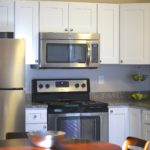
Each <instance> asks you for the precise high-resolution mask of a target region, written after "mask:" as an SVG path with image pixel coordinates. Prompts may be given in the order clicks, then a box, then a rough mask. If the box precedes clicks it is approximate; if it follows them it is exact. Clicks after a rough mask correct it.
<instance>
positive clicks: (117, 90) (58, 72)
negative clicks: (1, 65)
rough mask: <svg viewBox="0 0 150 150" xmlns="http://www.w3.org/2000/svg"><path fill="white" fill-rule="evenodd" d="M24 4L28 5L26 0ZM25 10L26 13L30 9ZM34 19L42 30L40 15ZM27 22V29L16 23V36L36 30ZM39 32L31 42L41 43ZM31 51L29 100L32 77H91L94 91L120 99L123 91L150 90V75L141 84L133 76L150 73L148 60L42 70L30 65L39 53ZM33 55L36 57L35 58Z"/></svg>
mask: <svg viewBox="0 0 150 150" xmlns="http://www.w3.org/2000/svg"><path fill="white" fill-rule="evenodd" d="M142 2H143V1H142ZM22 3H23V2H22ZM30 3H31V2H30ZM33 3H36V5H37V2H33ZM115 3H117V2H115ZM20 5H21V4H20ZM22 5H23V6H25V4H24V3H23V4H22ZM28 5H29V2H28V3H27V2H26V6H28ZM17 8H18V9H16V11H17V10H18V11H19V7H17ZM20 8H21V7H20ZM34 8H35V9H34V10H35V12H37V7H35V5H34ZM24 13H26V11H25V12H24ZM17 14H19V13H17ZM35 14H36V13H35ZM35 14H34V15H35ZM21 15H22V16H24V14H21ZM16 17H19V16H16ZM28 17H29V16H28V14H27V17H25V18H28ZM25 18H24V20H25ZM34 19H35V20H34V23H35V28H34V30H38V29H36V28H38V24H37V23H38V21H37V20H36V19H37V16H36V15H35V17H34ZM19 20H20V19H18V20H16V23H18V22H19ZM23 24H24V26H25V29H24V30H23V29H22V28H20V27H19V25H21V23H18V24H16V26H15V34H16V37H19V36H20V35H21V34H23V35H24V34H25V33H26V34H27V33H29V34H31V33H33V31H32V29H30V28H27V27H30V25H32V23H27V21H26V20H25V21H24V22H23ZM21 32H22V33H21ZM38 32H39V31H38ZM115 33H118V32H115ZM19 34H20V35H19ZM36 35H37V33H36V34H35V36H34V37H35V38H31V41H33V42H37V41H36V40H35V39H36V38H37V36H36ZM24 36H26V35H24ZM29 40H30V39H29ZM29 40H28V41H29ZM31 45H32V44H31ZM108 45H109V44H108ZM34 46H35V49H38V43H37V44H35V45H32V47H34ZM28 49H30V48H29V47H28ZM30 50H31V49H30ZM27 53H28V55H27V57H26V59H27V60H26V62H27V64H26V82H25V90H26V94H27V99H29V101H30V96H31V80H32V79H34V78H70V77H71V78H89V79H90V83H91V93H99V94H100V95H102V97H103V96H104V95H105V96H106V95H107V96H108V98H109V97H112V96H111V94H113V96H114V98H115V99H116V97H117V98H118V97H119V96H121V94H122V93H124V92H125V93H126V92H130V91H139V90H142V91H149V89H150V84H149V83H150V79H149V78H147V79H146V80H145V81H144V82H140V83H136V82H134V81H132V79H131V78H130V75H131V74H132V73H133V72H136V71H137V70H138V71H140V72H142V73H144V74H147V75H150V69H149V65H147V63H146V65H136V63H134V65H129V64H119V57H118V60H117V61H118V63H116V62H115V64H114V63H109V64H107V65H106V64H105V63H104V64H103V60H102V63H101V64H100V65H99V68H98V69H48V70H46V69H44V70H43V69H41V70H37V69H32V68H31V67H30V64H31V63H33V62H34V61H33V60H35V58H36V54H35V55H34V53H33V55H32V54H31V51H29V52H27ZM32 56H33V57H35V58H33V57H32ZM143 64H144V63H143ZM109 94H110V95H109ZM115 94H116V95H115ZM91 95H92V94H91ZM118 95H119V96H118ZM115 96H116V97H115ZM106 99H107V98H106Z"/></svg>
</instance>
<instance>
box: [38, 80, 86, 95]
mask: <svg viewBox="0 0 150 150" xmlns="http://www.w3.org/2000/svg"><path fill="white" fill-rule="evenodd" d="M36 88H37V92H38V93H42V92H43V93H45V92H88V89H89V80H87V79H78V80H75V79H72V80H68V79H62V80H60V79H55V80H52V79H43V80H42V79H39V80H36Z"/></svg>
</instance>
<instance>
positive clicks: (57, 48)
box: [46, 43, 87, 63]
mask: <svg viewBox="0 0 150 150" xmlns="http://www.w3.org/2000/svg"><path fill="white" fill-rule="evenodd" d="M86 51H87V45H86V44H58V43H57V44H47V45H46V62H47V63H85V62H86Z"/></svg>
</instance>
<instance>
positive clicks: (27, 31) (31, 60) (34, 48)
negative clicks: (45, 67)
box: [15, 1, 39, 64]
mask: <svg viewBox="0 0 150 150" xmlns="http://www.w3.org/2000/svg"><path fill="white" fill-rule="evenodd" d="M38 34H39V23H38V2H36V1H28V2H27V1H16V2H15V37H16V38H24V39H25V40H26V57H25V58H26V64H36V63H37V61H38V45H39V44H38Z"/></svg>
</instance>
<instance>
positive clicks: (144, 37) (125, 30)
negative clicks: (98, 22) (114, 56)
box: [120, 3, 150, 64]
mask: <svg viewBox="0 0 150 150" xmlns="http://www.w3.org/2000/svg"><path fill="white" fill-rule="evenodd" d="M120 63H122V64H149V63H150V4H148V3H147V4H146V3H143V4H142V3H140V4H121V5H120Z"/></svg>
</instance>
